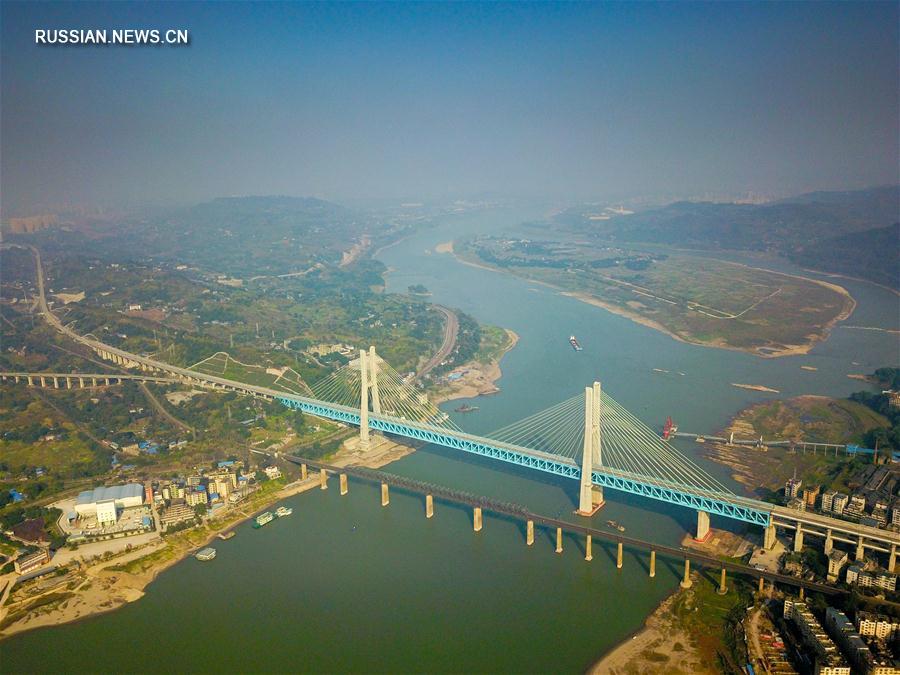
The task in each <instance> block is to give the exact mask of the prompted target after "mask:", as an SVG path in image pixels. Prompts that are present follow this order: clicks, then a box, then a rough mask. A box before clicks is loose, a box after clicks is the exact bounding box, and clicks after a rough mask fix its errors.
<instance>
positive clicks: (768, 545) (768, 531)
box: [763, 523, 775, 550]
mask: <svg viewBox="0 0 900 675" xmlns="http://www.w3.org/2000/svg"><path fill="white" fill-rule="evenodd" d="M773 546H775V525H774V524H772V523H770V524H769V525H766V528H765V530H764V532H763V548H764V549H766V550H771V549H772V547H773Z"/></svg>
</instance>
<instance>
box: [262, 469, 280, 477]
mask: <svg viewBox="0 0 900 675" xmlns="http://www.w3.org/2000/svg"><path fill="white" fill-rule="evenodd" d="M263 471H265V472H266V476H268V477H269V479H270V480H275V479H276V478H281V469H279V468H278V467H277V466H267V467H266V468H265V469H263Z"/></svg>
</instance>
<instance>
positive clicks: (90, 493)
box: [75, 483, 144, 504]
mask: <svg viewBox="0 0 900 675" xmlns="http://www.w3.org/2000/svg"><path fill="white" fill-rule="evenodd" d="M143 496H144V486H143V485H140V484H139V483H127V484H125V485H111V486H109V487H106V486H104V487H98V488H94V489H93V490H85V491H84V492H80V493H78V498H77V499H76V500H75V503H76V504H93V503H94V502H102V501H106V500H109V499H125V498H127V497H141V498H143Z"/></svg>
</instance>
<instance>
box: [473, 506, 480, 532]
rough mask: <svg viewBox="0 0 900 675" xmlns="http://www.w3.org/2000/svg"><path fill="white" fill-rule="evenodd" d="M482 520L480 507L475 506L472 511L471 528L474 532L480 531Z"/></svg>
mask: <svg viewBox="0 0 900 675" xmlns="http://www.w3.org/2000/svg"><path fill="white" fill-rule="evenodd" d="M481 526H482V520H481V507H480V506H476V507H475V509H474V510H473V513H472V529H473V530H475V531H476V532H481Z"/></svg>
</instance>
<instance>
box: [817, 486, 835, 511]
mask: <svg viewBox="0 0 900 675" xmlns="http://www.w3.org/2000/svg"><path fill="white" fill-rule="evenodd" d="M836 494H837V492H835V491H834V490H825V492H823V493H822V506H821V507H820V508H821V509H822V511H824V512H826V513H831V510H832V508H834V507H833V504H834V496H835V495H836Z"/></svg>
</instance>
